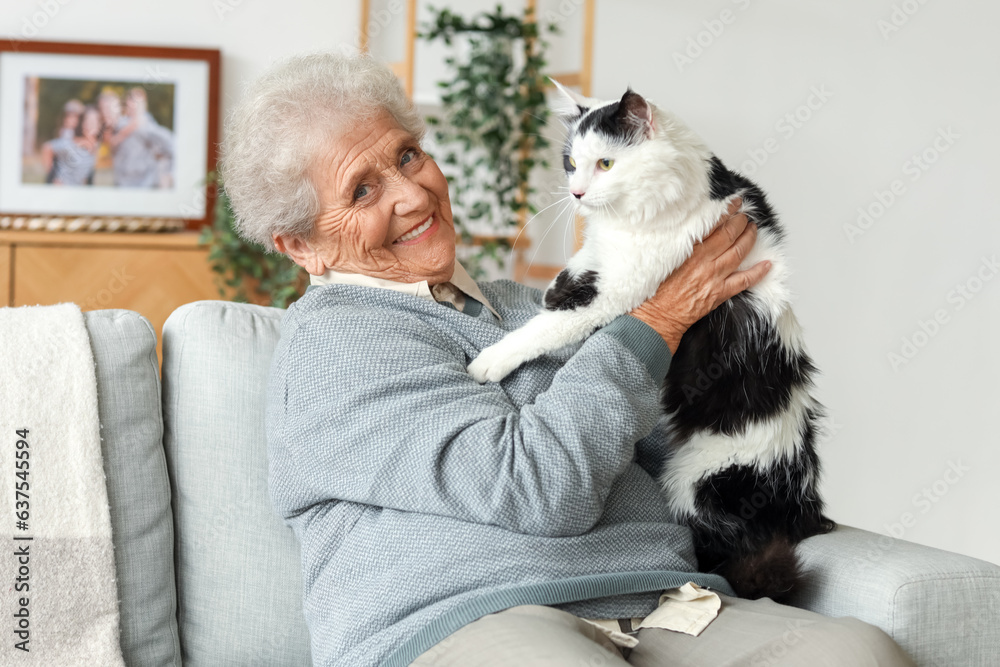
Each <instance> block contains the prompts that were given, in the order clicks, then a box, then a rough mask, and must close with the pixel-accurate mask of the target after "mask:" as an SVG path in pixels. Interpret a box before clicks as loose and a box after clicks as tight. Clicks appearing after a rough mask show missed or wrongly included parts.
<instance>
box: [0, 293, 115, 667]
mask: <svg viewBox="0 0 1000 667" xmlns="http://www.w3.org/2000/svg"><path fill="white" fill-rule="evenodd" d="M0 552H2V553H3V554H4V555H3V557H2V558H0V618H2V619H4V620H3V621H2V622H0V642H2V643H0V665H46V666H50V665H60V666H66V667H69V666H71V665H110V666H114V665H124V662H123V660H122V656H121V650H120V648H119V645H118V594H117V590H116V587H115V563H114V553H113V546H112V543H111V518H110V515H109V512H108V493H107V489H106V488H105V485H104V468H103V465H102V459H101V441H100V426H99V424H98V416H97V386H96V379H95V374H94V358H93V353H92V352H91V349H90V338H89V336H88V335H87V329H86V326H85V325H84V321H83V314H82V313H81V312H80V309H79V308H78V307H77V306H76V305H74V304H60V305H57V306H32V307H24V308H0Z"/></svg>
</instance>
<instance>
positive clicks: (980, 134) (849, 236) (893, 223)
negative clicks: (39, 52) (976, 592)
mask: <svg viewBox="0 0 1000 667" xmlns="http://www.w3.org/2000/svg"><path fill="white" fill-rule="evenodd" d="M59 2H60V0H4V11H3V16H2V17H0V34H3V35H7V36H8V37H15V38H21V37H22V28H23V27H24V25H25V23H24V21H25V19H28V20H29V21H30V20H31V19H32V17H33V16H34V15H36V14H37V13H38V12H40V11H43V8H44V7H46V6H48V7H49V9H50V11H51V10H52V9H53V8H55V7H58V9H57V10H56V11H55V12H54V16H52V17H51V18H49V19H47V20H46V21H45V25H44V26H43V27H41V29H40V30H39V31H38V34H37V36H36V37H35V38H36V39H46V40H55V41H96V42H111V43H135V44H161V45H173V46H212V47H218V48H220V49H222V51H223V90H222V93H223V95H222V99H223V107H224V109H223V111H225V110H226V108H228V107H229V106H230V105H231V103H232V101H233V100H234V98H235V96H236V95H237V94H238V90H239V82H240V80H242V79H244V78H246V77H252V76H254V75H255V74H257V73H258V72H260V71H261V70H262V69H263V68H264V67H266V66H267V64H268V63H269V62H271V61H272V60H274V59H275V58H279V57H282V56H285V55H288V54H291V53H295V52H298V51H301V50H305V49H316V48H330V47H335V46H338V45H340V44H343V43H353V42H354V41H355V38H356V32H357V30H356V26H357V23H358V18H357V17H358V7H357V3H356V2H354V1H353V0H350V1H345V0H339V1H337V2H324V1H322V0H285V1H284V2H280V3H277V2H265V1H264V0H218V1H217V2H214V3H213V1H212V0H173V1H171V2H165V1H164V2H156V3H153V2H136V1H135V0H62V2H64V3H65V4H64V5H60V4H59ZM230 3H232V4H235V5H236V6H235V7H232V6H230ZM453 4H454V5H455V6H457V7H459V8H463V7H489V6H491V5H492V3H491V2H478V1H477V2H474V3H468V2H463V3H453ZM505 4H506V5H507V6H509V7H515V6H517V3H514V2H507V3H505ZM577 5H578V2H577V0H562V2H561V3H560V2H556V1H555V0H551V1H547V2H543V3H541V6H542V13H543V15H544V14H545V12H548V11H552V12H555V13H556V15H560V13H561V16H560V21H561V22H562V24H563V26H564V31H565V32H566V34H567V36H566V37H564V38H562V41H561V42H560V43H559V44H558V45H557V47H556V48H557V50H556V52H555V53H554V57H553V60H554V61H555V66H554V69H555V70H565V69H571V68H573V67H575V66H576V65H575V58H576V54H577V52H578V47H579V41H578V39H577V38H576V34H577V33H578V32H579V25H580V11H579V9H578V6H577ZM383 6H384V7H385V8H387V11H388V7H389V6H390V3H389V2H388V0H386V1H385V4H384V5H383ZM894 7H896V8H898V9H894ZM220 8H225V9H230V10H231V11H222V9H220ZM905 9H909V10H910V11H911V12H913V13H912V15H907V14H906V13H905V11H904V10H905ZM723 12H728V14H725V15H723V14H722V13H723ZM894 13H895V15H896V19H897V21H898V22H899V23H900V24H901V25H900V26H899V29H898V30H894V31H892V32H888V33H887V34H885V35H884V34H883V32H884V31H885V28H884V25H883V28H882V29H880V24H879V22H880V21H885V22H888V23H886V25H892V24H891V21H892V18H893V14H894ZM383 16H384V15H383ZM389 18H390V19H391V20H390V21H389V23H388V25H387V26H386V27H384V28H382V27H380V28H379V33H380V34H379V35H378V36H377V40H376V42H377V46H378V48H379V49H381V50H382V52H384V53H385V55H386V57H390V58H391V57H394V56H396V55H398V51H397V52H396V53H391V50H392V49H393V48H394V41H395V40H396V39H397V38H395V37H393V31H401V30H402V18H401V16H399V15H398V14H394V13H393V12H391V11H389ZM903 18H905V22H904V21H903ZM723 19H725V22H724V21H723ZM40 22H41V21H39V23H40ZM706 22H707V25H706ZM998 23H1000V6H998V5H994V4H987V3H980V2H973V1H972V0H953V1H952V2H949V3H944V2H927V1H926V0H923V2H919V1H918V0H877V1H874V2H873V1H872V0H868V1H863V0H842V1H841V2H838V3H828V2H819V1H817V0H809V1H803V0H798V1H795V2H793V1H792V0H770V1H768V2H765V1H764V0H739V1H738V2H735V1H731V0H713V1H712V2H696V1H695V0H686V1H679V2H671V3H660V2H654V1H653V0H647V1H640V0H615V2H613V3H612V2H610V1H609V0H599V1H598V16H597V35H596V59H595V94H596V95H597V96H600V97H612V96H618V95H620V94H621V93H622V92H623V89H624V86H625V85H626V84H631V85H632V86H633V87H634V88H635V89H636V90H638V91H639V92H641V93H643V94H645V95H647V96H649V97H650V98H651V99H653V100H654V101H655V102H656V103H658V104H661V105H663V106H668V107H670V108H672V109H673V110H674V111H676V112H677V113H679V114H680V115H681V116H682V117H683V118H685V119H687V120H688V122H689V123H690V124H691V125H692V126H694V127H695V128H696V129H697V130H698V131H699V132H700V133H701V134H702V135H703V136H704V137H705V138H706V140H707V141H708V142H709V144H710V145H711V146H712V147H714V149H715V150H716V152H717V153H718V155H719V156H720V157H721V158H722V159H723V160H724V161H726V162H727V163H729V164H730V165H731V166H734V167H738V166H740V165H746V166H747V171H748V172H751V171H752V172H753V173H752V176H753V178H754V179H755V180H757V181H758V182H759V183H760V184H761V185H762V186H763V187H764V188H765V190H766V191H768V192H769V193H770V195H771V198H772V200H773V202H774V204H775V206H776V208H777V210H778V211H779V212H780V214H781V215H782V218H783V220H784V222H785V225H786V227H787V230H788V236H789V244H788V251H789V256H790V258H791V263H792V265H793V266H794V268H795V270H796V273H795V275H794V276H793V278H792V282H793V287H794V289H795V291H796V292H797V294H798V295H799V296H798V302H797V312H798V314H799V319H800V320H801V321H802V323H803V325H804V327H805V329H806V334H807V337H808V341H809V344H810V347H811V350H812V352H813V355H814V357H815V359H816V361H817V363H818V365H819V367H820V368H821V369H822V371H823V376H822V377H821V379H820V382H819V390H818V391H819V395H820V397H821V398H822V400H823V402H824V403H825V404H826V405H827V406H828V408H829V411H830V414H831V416H832V418H833V422H834V424H835V428H834V433H833V435H832V437H831V438H830V439H829V440H828V442H826V444H824V445H823V448H822V457H823V461H824V463H825V467H826V476H825V483H824V492H825V495H826V498H827V500H828V503H829V506H830V515H831V516H832V517H833V518H834V519H836V520H838V521H841V522H843V523H847V524H853V525H856V526H860V527H864V528H868V529H871V530H875V531H879V532H886V531H887V530H889V529H892V524H900V525H899V526H897V530H898V533H899V534H902V536H903V537H905V539H909V540H913V541H916V542H921V543H924V544H930V545H933V546H938V547H941V548H946V549H950V550H955V551H959V552H963V553H967V554H970V555H974V556H978V557H980V558H985V559H988V560H991V561H993V562H1000V531H998V530H997V525H998V520H997V519H996V518H995V516H994V515H993V514H992V510H993V509H994V508H996V507H998V506H1000V485H998V484H996V483H994V482H993V478H994V476H995V475H994V470H995V469H997V468H1000V447H998V446H997V445H998V444H1000V443H998V436H997V434H996V433H997V431H996V427H995V426H994V423H993V422H994V415H995V414H996V413H997V412H1000V410H998V408H1000V388H998V387H1000V384H998V382H997V379H996V378H997V377H998V375H1000V353H998V352H997V348H996V346H995V341H996V338H997V334H998V332H1000V327H998V324H1000V280H993V279H992V278H994V277H995V273H996V272H997V270H998V269H997V268H993V264H992V262H993V258H994V257H995V256H996V255H997V254H998V251H1000V231H998V226H997V213H996V212H995V210H996V201H995V195H994V194H993V192H991V190H995V188H991V187H990V186H991V184H993V183H996V182H997V181H998V180H1000V167H998V166H997V164H998V163H997V160H996V153H997V149H998V147H1000V141H998V139H1000V130H998V129H997V122H996V119H997V118H1000V90H998V86H997V83H998V81H997V77H998V74H1000V70H998V65H1000V45H998V43H997V41H996V39H995V36H994V34H993V33H994V30H995V26H996V25H997V24H998ZM713 31H714V33H717V34H713ZM397 34H399V33H397ZM690 40H695V44H697V42H698V40H700V41H701V42H702V44H703V46H701V51H700V53H699V52H698V51H697V49H696V48H694V47H692V50H691V52H690V58H691V62H688V63H683V62H682V63H680V64H678V61H677V59H676V56H675V54H683V53H684V52H685V50H686V49H687V48H688V47H689V44H690ZM439 58H440V53H436V52H434V51H433V50H430V51H428V50H427V49H425V48H422V49H421V51H420V54H419V57H418V60H419V63H418V67H420V72H421V73H420V77H419V79H418V91H417V92H418V96H419V95H427V94H430V93H432V88H431V89H429V88H430V87H431V86H432V82H433V81H434V79H435V78H436V72H439V71H440V68H441V65H440V62H439ZM815 91H823V94H822V96H817V95H816V92H815ZM810 103H811V104H812V106H813V108H812V109H810V108H809V107H808V106H804V105H808V104H810ZM788 114H791V115H792V117H793V118H794V116H795V115H796V114H798V116H799V118H800V119H801V120H797V121H794V122H795V125H793V124H792V121H789V120H786V115H788ZM949 132H950V136H951V139H949V140H948V141H944V140H943V139H937V137H939V136H943V135H942V134H940V133H944V135H948V134H949ZM935 142H937V144H936V146H937V147H936V148H935ZM768 149H770V150H771V152H770V153H768V152H767V151H768ZM941 149H946V150H941ZM925 152H926V153H927V158H928V160H931V159H933V160H934V162H933V164H929V165H927V169H926V170H921V169H920V168H919V167H915V163H913V162H912V160H913V156H914V155H916V156H919V155H921V154H923V153H925ZM753 156H756V157H757V162H759V163H762V164H759V165H758V164H755V163H754V162H750V163H747V161H748V160H752V158H753ZM915 169H916V170H915ZM895 181H898V183H897V184H896V190H897V192H898V193H901V194H895V195H892V197H894V201H892V202H891V203H890V204H888V205H887V206H886V207H885V208H884V210H883V211H882V213H881V214H880V215H877V216H875V217H874V218H873V220H872V223H871V224H869V225H868V227H867V229H862V228H861V227H859V226H858V227H856V228H855V229H854V230H853V232H852V230H851V228H850V227H848V226H850V225H857V219H858V212H857V210H858V208H859V207H861V208H869V207H871V208H872V209H873V210H874V212H875V213H878V212H879V211H878V206H877V205H878V203H879V202H878V199H879V197H881V198H882V199H883V200H885V201H887V202H888V201H889V198H890V194H891V191H892V186H893V183H894V182H895ZM886 192H889V193H890V194H885V193H886ZM880 193H882V194H880ZM560 233H561V231H560V229H559V228H556V229H555V230H554V231H553V232H552V233H551V234H554V235H556V236H558V235H559V234H560ZM547 242H548V243H550V245H549V246H545V250H546V253H547V255H546V256H545V257H540V258H539V259H538V261H553V262H556V261H560V260H561V259H562V258H563V257H562V256H561V255H562V252H563V248H562V246H561V245H560V244H559V243H556V244H554V245H551V241H547ZM958 286H962V289H964V290H966V296H963V295H962V294H961V293H960V292H959V291H957V290H958ZM935 315H937V316H938V317H939V319H940V320H941V322H943V323H939V324H936V325H934V324H930V322H931V320H933V319H934V317H935ZM922 323H923V324H922ZM922 326H923V327H924V328H925V329H926V330H928V331H930V332H932V333H930V334H925V333H923V331H922V329H921V327H922ZM904 338H905V339H908V340H910V341H911V342H914V343H915V346H914V348H913V349H906V350H905V351H904V349H903V348H904V346H903V342H902V341H903V339H904ZM904 352H906V353H914V352H915V354H913V356H912V358H909V359H906V358H905V356H904ZM891 353H895V354H898V355H900V357H901V358H903V359H904V361H902V362H897V363H896V364H895V366H894V364H893V363H892V362H891V360H890V358H889V356H888V355H890V354H891ZM955 469H957V470H960V473H955V472H949V471H950V470H952V471H953V470H955ZM925 492H926V494H927V496H922V495H921V494H924V493H925ZM927 498H930V499H927ZM904 519H907V523H908V524H909V525H907V526H903V525H902V523H901V522H902V521H903V520H904ZM872 548H873V554H875V555H876V556H877V553H878V545H877V544H876V543H873V545H872Z"/></svg>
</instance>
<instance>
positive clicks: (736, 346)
mask: <svg viewBox="0 0 1000 667" xmlns="http://www.w3.org/2000/svg"><path fill="white" fill-rule="evenodd" d="M754 299H755V297H754V296H753V295H751V294H749V293H748V292H740V293H739V294H737V295H736V296H734V297H733V298H731V299H730V300H729V301H727V302H726V303H724V304H722V305H721V306H719V307H718V308H716V309H715V310H713V311H712V312H711V313H709V314H708V315H706V316H705V317H703V318H701V319H700V320H698V321H697V322H695V324H694V325H693V326H692V327H691V328H690V329H688V331H687V332H686V333H685V334H684V337H683V338H681V342H680V345H679V346H678V347H677V351H676V353H674V355H673V358H672V359H671V361H670V369H669V370H668V371H667V382H666V390H665V392H664V400H663V404H664V407H665V408H666V409H667V411H668V412H669V413H671V414H672V418H671V420H672V428H673V429H675V430H674V432H675V433H676V435H677V436H678V437H679V438H681V439H682V440H687V438H688V437H690V436H691V434H693V433H695V432H697V431H700V430H702V429H705V430H708V431H709V432H711V433H723V434H725V435H734V434H737V433H739V432H740V431H741V430H742V428H743V426H744V425H745V424H747V423H749V422H754V421H757V422H760V421H763V420H764V419H767V418H768V417H773V416H775V415H777V414H779V413H780V412H781V411H782V410H784V409H785V408H786V407H788V399H789V397H790V395H791V391H792V389H794V388H796V387H801V386H803V385H807V384H809V383H810V379H811V377H812V374H813V373H814V372H815V370H816V369H815V367H814V366H813V364H812V361H811V360H810V359H809V357H808V356H807V355H805V354H790V353H789V352H788V350H787V348H786V347H785V346H784V345H782V343H781V342H780V341H779V339H778V334H777V332H776V331H774V327H773V325H772V324H771V322H770V321H769V320H768V319H767V318H765V317H764V316H763V315H762V314H761V312H760V310H758V308H757V307H755V304H754Z"/></svg>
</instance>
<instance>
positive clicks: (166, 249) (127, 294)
mask: <svg viewBox="0 0 1000 667" xmlns="http://www.w3.org/2000/svg"><path fill="white" fill-rule="evenodd" d="M0 295H3V298H4V299H5V304H4V305H7V306H29V305H51V304H56V303H64V302H73V303H76V304H77V305H78V306H80V308H81V309H82V310H102V309H106V308H124V309H128V310H134V311H136V312H138V313H140V314H142V315H143V316H145V317H146V318H147V319H148V320H149V321H150V323H151V324H152V325H153V330H154V331H155V332H156V336H157V345H156V351H157V354H158V355H160V354H161V347H160V342H159V339H160V337H161V332H162V329H163V323H164V322H165V321H166V319H167V317H168V316H169V315H170V313H172V312H173V311H174V310H175V309H176V308H178V307H179V306H182V305H184V304H185V303H190V302H192V301H200V300H203V299H219V298H220V296H219V292H218V289H217V288H216V286H215V274H214V273H213V272H212V270H211V268H210V267H209V264H208V249H207V248H203V247H201V246H199V245H198V234H197V233H196V232H164V233H143V232H135V233H116V232H94V233H87V232H41V231H10V230H6V231H2V232H0ZM161 358H162V357H161Z"/></svg>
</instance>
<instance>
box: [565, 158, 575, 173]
mask: <svg viewBox="0 0 1000 667" xmlns="http://www.w3.org/2000/svg"><path fill="white" fill-rule="evenodd" d="M563 169H565V170H566V171H573V170H574V169H576V160H574V159H573V158H572V157H571V156H569V155H563Z"/></svg>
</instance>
